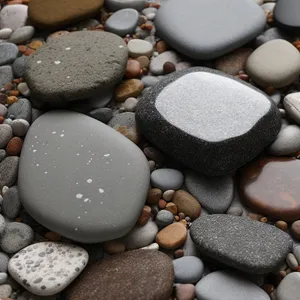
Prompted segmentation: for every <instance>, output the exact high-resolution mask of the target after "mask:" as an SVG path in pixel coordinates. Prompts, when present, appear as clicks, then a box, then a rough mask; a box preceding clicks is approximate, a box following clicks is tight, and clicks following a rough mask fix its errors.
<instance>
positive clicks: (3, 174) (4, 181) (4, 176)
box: [0, 156, 19, 189]
mask: <svg viewBox="0 0 300 300" xmlns="http://www.w3.org/2000/svg"><path fill="white" fill-rule="evenodd" d="M18 167H19V157H17V156H9V157H6V158H4V159H3V160H2V161H1V163H0V189H2V188H3V186H5V185H6V186H8V187H10V186H12V185H13V184H14V183H15V182H16V179H17V176H18Z"/></svg>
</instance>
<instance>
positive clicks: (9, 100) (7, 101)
mask: <svg viewBox="0 0 300 300" xmlns="http://www.w3.org/2000/svg"><path fill="white" fill-rule="evenodd" d="M15 102H18V98H17V97H16V96H9V97H7V100H6V103H7V104H8V105H11V104H13V103H15Z"/></svg>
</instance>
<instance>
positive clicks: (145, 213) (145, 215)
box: [137, 205, 151, 225]
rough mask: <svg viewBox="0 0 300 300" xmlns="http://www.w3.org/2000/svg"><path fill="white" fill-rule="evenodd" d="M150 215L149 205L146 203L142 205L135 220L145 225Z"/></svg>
mask: <svg viewBox="0 0 300 300" xmlns="http://www.w3.org/2000/svg"><path fill="white" fill-rule="evenodd" d="M150 216H151V207H150V206H148V205H144V207H143V209H142V212H141V214H140V217H139V218H138V220H137V224H138V225H145V224H146V223H147V222H148V220H149V219H150Z"/></svg>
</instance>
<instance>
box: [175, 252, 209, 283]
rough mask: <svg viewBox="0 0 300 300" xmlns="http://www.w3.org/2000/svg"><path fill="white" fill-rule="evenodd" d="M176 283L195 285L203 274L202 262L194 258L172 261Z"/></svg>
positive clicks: (185, 257)
mask: <svg viewBox="0 0 300 300" xmlns="http://www.w3.org/2000/svg"><path fill="white" fill-rule="evenodd" d="M173 266H174V273H175V279H174V282H177V283H197V282H198V281H199V280H200V279H201V277H202V275H203V272H204V265H203V262H202V261H201V260H200V259H199V258H198V257H195V256H184V257H181V258H178V259H175V260H173Z"/></svg>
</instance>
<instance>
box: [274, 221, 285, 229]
mask: <svg viewBox="0 0 300 300" xmlns="http://www.w3.org/2000/svg"><path fill="white" fill-rule="evenodd" d="M275 226H276V227H277V228H279V229H281V230H283V231H287V229H288V224H287V223H286V222H284V221H277V222H276V223H275Z"/></svg>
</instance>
